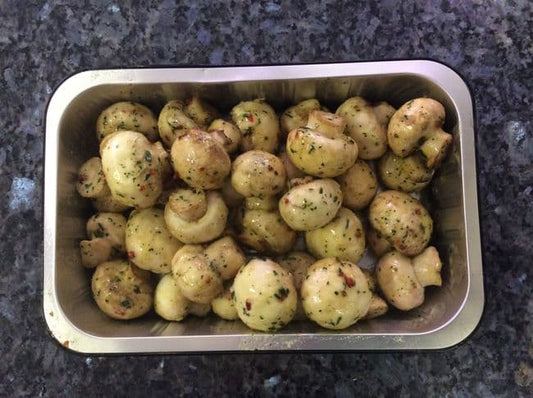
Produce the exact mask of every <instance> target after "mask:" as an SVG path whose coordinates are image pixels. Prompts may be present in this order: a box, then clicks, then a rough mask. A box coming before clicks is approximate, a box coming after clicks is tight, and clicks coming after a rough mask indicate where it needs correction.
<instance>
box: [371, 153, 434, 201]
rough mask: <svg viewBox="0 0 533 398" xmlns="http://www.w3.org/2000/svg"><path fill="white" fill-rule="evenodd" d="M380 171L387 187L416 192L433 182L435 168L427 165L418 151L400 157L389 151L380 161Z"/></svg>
mask: <svg viewBox="0 0 533 398" xmlns="http://www.w3.org/2000/svg"><path fill="white" fill-rule="evenodd" d="M378 173H379V176H380V178H381V181H382V182H383V184H384V185H385V186H386V187H387V188H389V189H395V190H399V191H403V192H416V191H421V190H422V189H424V188H425V187H426V186H427V185H428V184H429V183H430V182H431V178H432V177H433V173H434V170H432V169H428V168H427V167H426V164H425V161H424V159H423V158H422V156H421V155H420V154H418V153H414V154H412V155H409V156H406V157H400V156H396V155H395V154H394V153H393V152H391V151H388V152H387V153H385V155H383V156H382V157H381V158H380V159H379V161H378Z"/></svg>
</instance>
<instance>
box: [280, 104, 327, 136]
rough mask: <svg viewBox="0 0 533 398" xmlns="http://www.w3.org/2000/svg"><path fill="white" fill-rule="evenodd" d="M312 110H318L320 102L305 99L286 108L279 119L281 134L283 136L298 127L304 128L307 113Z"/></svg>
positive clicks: (307, 116)
mask: <svg viewBox="0 0 533 398" xmlns="http://www.w3.org/2000/svg"><path fill="white" fill-rule="evenodd" d="M313 110H320V102H318V100H317V99H315V98H311V99H307V100H305V101H302V102H299V103H298V104H296V105H293V106H291V107H289V108H287V109H286V110H285V111H284V112H283V113H282V114H281V117H280V126H281V132H282V133H283V134H284V136H286V135H287V134H289V132H290V131H292V130H294V129H297V128H298V127H304V126H306V125H307V119H308V118H309V113H310V112H311V111H313Z"/></svg>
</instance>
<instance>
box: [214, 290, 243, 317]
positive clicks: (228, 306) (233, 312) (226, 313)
mask: <svg viewBox="0 0 533 398" xmlns="http://www.w3.org/2000/svg"><path fill="white" fill-rule="evenodd" d="M233 296H234V293H233V290H232V289H231V287H227V288H226V289H224V291H223V292H222V293H221V294H220V295H218V296H217V297H215V298H214V299H213V301H211V307H212V308H213V312H214V313H215V314H216V315H218V316H219V317H220V318H222V319H225V320H227V321H234V320H235V319H239V314H237V308H235V301H234V300H233Z"/></svg>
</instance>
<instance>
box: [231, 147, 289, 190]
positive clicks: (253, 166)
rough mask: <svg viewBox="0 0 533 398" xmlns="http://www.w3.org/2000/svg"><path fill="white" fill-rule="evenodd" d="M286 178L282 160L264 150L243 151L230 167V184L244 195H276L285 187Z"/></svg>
mask: <svg viewBox="0 0 533 398" xmlns="http://www.w3.org/2000/svg"><path fill="white" fill-rule="evenodd" d="M286 178H287V174H286V172H285V167H284V166H283V162H282V161H281V160H280V159H279V158H278V157H277V156H275V155H273V154H271V153H268V152H265V151H259V150H252V151H247V152H244V153H243V154H241V155H239V156H238V157H237V158H236V159H235V160H234V161H233V164H232V167H231V184H232V185H233V188H235V190H236V191H237V192H238V193H240V194H241V195H243V196H245V197H249V196H259V197H265V196H273V195H276V194H277V193H279V192H281V191H282V190H283V188H285V180H286Z"/></svg>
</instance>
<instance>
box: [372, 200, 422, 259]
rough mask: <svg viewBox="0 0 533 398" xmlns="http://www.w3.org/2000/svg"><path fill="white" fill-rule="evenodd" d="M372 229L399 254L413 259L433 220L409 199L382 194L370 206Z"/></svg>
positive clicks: (420, 205)
mask: <svg viewBox="0 0 533 398" xmlns="http://www.w3.org/2000/svg"><path fill="white" fill-rule="evenodd" d="M369 219H370V223H371V224H372V227H374V229H375V230H376V231H377V232H379V233H380V234H381V236H382V237H383V238H385V239H386V240H387V241H388V242H390V243H391V244H392V246H394V248H395V249H396V250H398V251H399V252H401V253H403V254H405V255H408V256H415V255H417V254H419V253H421V252H422V250H424V248H425V247H426V246H427V244H428V242H429V239H430V238H431V233H432V231H433V220H432V219H431V216H430V215H429V213H428V211H427V210H426V208H425V207H424V206H423V205H422V203H420V201H418V200H416V199H415V198H413V197H412V196H410V195H408V194H406V193H403V192H399V191H392V190H391V191H383V192H380V193H378V194H377V195H376V197H375V198H374V200H373V201H372V203H371V204H370V211H369Z"/></svg>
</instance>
